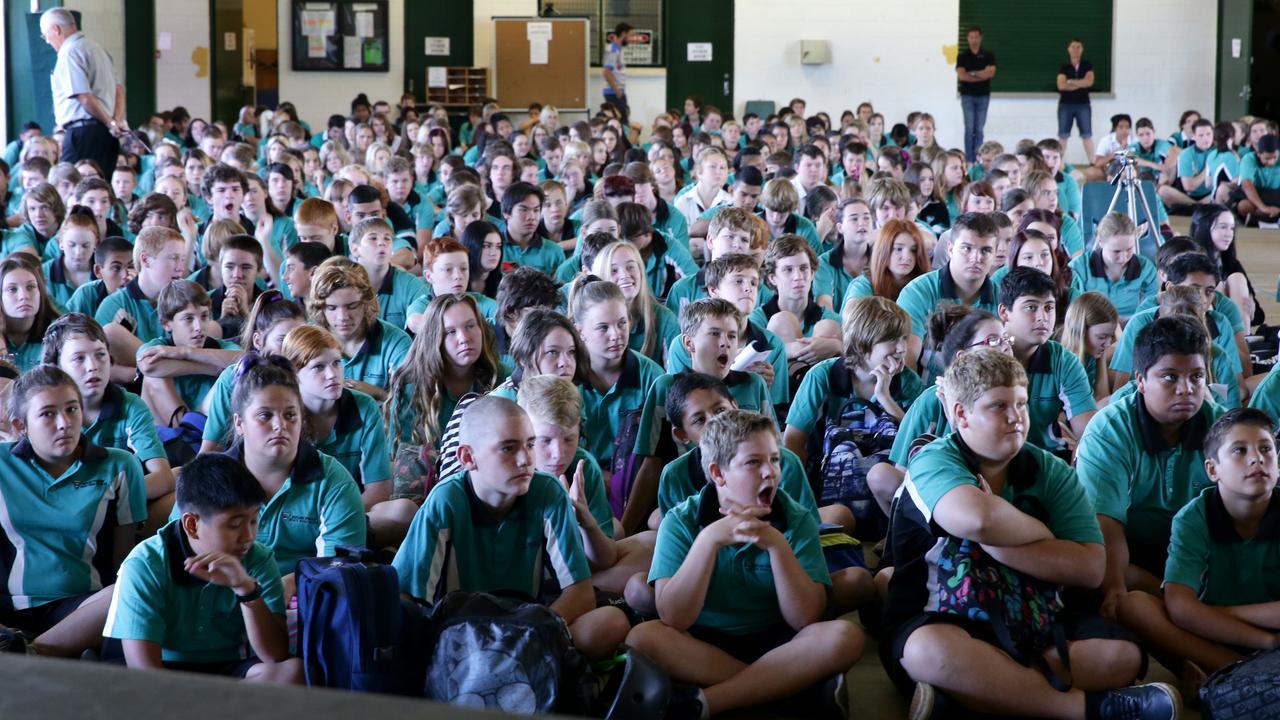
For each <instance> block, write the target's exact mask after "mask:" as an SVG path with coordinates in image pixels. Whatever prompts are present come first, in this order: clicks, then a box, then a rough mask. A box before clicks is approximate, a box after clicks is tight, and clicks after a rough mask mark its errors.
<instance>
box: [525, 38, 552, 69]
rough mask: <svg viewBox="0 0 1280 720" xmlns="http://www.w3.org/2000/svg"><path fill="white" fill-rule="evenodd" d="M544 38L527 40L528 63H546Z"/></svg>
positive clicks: (545, 42)
mask: <svg viewBox="0 0 1280 720" xmlns="http://www.w3.org/2000/svg"><path fill="white" fill-rule="evenodd" d="M548 44H549V43H548V42H547V41H546V40H530V41H529V64H530V65H546V64H547V45H548Z"/></svg>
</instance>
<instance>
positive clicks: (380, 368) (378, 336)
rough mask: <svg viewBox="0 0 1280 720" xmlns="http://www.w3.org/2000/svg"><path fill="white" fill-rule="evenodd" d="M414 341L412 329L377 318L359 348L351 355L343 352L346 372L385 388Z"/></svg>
mask: <svg viewBox="0 0 1280 720" xmlns="http://www.w3.org/2000/svg"><path fill="white" fill-rule="evenodd" d="M412 343H413V340H412V339H411V338H410V337H409V333H407V332H405V331H404V330H401V329H400V328H398V327H396V326H394V325H392V324H390V323H388V322H385V321H383V320H378V321H377V322H375V323H374V324H373V325H371V326H370V327H369V329H368V330H367V331H366V332H365V336H364V344H363V345H361V346H360V351H359V352H357V353H356V354H355V355H353V356H351V357H347V356H346V355H343V356H342V368H343V373H344V374H345V375H346V378H347V379H348V380H359V381H360V382H365V383H369V384H370V385H373V386H374V387H380V388H382V389H384V390H385V389H386V388H387V386H388V385H390V384H391V374H392V373H393V372H395V370H396V368H398V367H400V366H401V365H403V364H404V359H405V356H407V355H408V354H409V345H411V344H412Z"/></svg>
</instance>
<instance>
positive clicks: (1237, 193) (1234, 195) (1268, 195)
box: [1228, 185, 1280, 207]
mask: <svg viewBox="0 0 1280 720" xmlns="http://www.w3.org/2000/svg"><path fill="white" fill-rule="evenodd" d="M1253 189H1254V190H1256V191H1257V192H1258V197H1259V198H1260V199H1261V200H1262V202H1264V203H1266V204H1267V205H1270V206H1272V207H1275V206H1277V205H1280V188H1260V187H1258V186H1257V185H1254V186H1253ZM1246 199H1247V198H1246V197H1245V195H1244V190H1240V189H1239V188H1237V189H1235V190H1232V191H1231V197H1230V198H1228V203H1229V204H1230V205H1231V206H1232V207H1235V206H1236V205H1238V204H1239V203H1240V201H1241V200H1246Z"/></svg>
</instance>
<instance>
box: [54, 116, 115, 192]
mask: <svg viewBox="0 0 1280 720" xmlns="http://www.w3.org/2000/svg"><path fill="white" fill-rule="evenodd" d="M119 155H120V141H119V140H117V139H116V138H115V136H114V135H112V134H111V131H110V130H108V129H107V126H106V125H103V124H102V123H101V122H99V121H97V120H90V121H89V122H87V123H83V124H80V125H76V126H75V127H72V128H69V129H68V130H67V131H66V133H64V134H63V136H62V162H69V163H71V164H73V165H74V164H75V163H78V162H80V161H81V160H92V161H94V162H96V163H98V167H100V168H102V177H103V179H105V180H107V181H108V182H110V181H111V171H113V170H115V167H116V158H117V157H118V156H119Z"/></svg>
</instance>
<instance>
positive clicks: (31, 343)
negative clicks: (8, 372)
mask: <svg viewBox="0 0 1280 720" xmlns="http://www.w3.org/2000/svg"><path fill="white" fill-rule="evenodd" d="M43 340H44V333H43V332H41V331H38V330H36V329H35V328H32V330H31V333H30V334H28V335H27V341H26V342H24V343H22V344H21V345H14V344H13V343H12V342H10V341H9V338H8V337H6V338H5V339H4V347H5V351H6V352H8V353H9V359H10V360H11V361H12V362H13V364H14V366H15V367H17V368H18V372H20V373H24V372H26V371H28V370H30V369H31V368H33V367H35V366H37V365H39V364H40V359H41V358H42V357H43V356H44V344H43Z"/></svg>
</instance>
